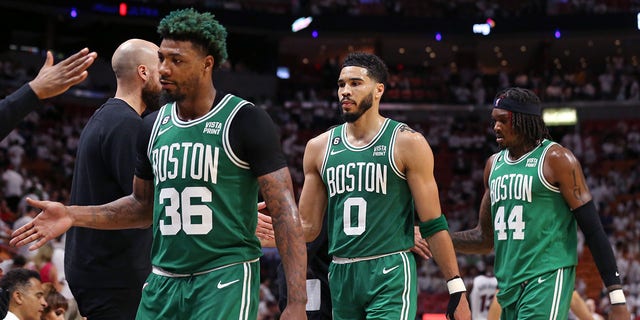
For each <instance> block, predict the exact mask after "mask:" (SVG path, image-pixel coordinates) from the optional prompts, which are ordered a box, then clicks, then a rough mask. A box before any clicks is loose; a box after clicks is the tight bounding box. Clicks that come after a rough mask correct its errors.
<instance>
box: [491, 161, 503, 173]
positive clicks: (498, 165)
mask: <svg viewBox="0 0 640 320" xmlns="http://www.w3.org/2000/svg"><path fill="white" fill-rule="evenodd" d="M503 165H504V162H503V163H498V164H497V165H496V167H495V168H493V171H496V170H498V169H500V167H502V166H503Z"/></svg>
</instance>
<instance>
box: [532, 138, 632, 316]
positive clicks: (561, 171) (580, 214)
mask: <svg viewBox="0 0 640 320" xmlns="http://www.w3.org/2000/svg"><path fill="white" fill-rule="evenodd" d="M543 170H544V176H545V178H546V179H547V181H549V182H550V183H551V184H553V185H555V186H557V187H558V188H560V193H562V197H563V198H564V200H565V202H566V203H567V205H568V206H569V208H570V209H571V210H572V211H573V214H574V216H575V218H576V221H577V223H578V226H580V229H581V230H582V232H583V233H584V238H585V243H586V244H587V246H588V247H589V250H590V251H591V254H592V255H593V260H594V261H595V263H596V266H597V267H598V271H599V272H600V277H601V278H602V281H603V282H604V284H605V286H606V287H607V290H608V291H609V300H610V302H611V304H612V307H611V313H610V315H609V319H625V320H628V319H629V317H630V314H629V311H628V309H627V305H626V300H625V296H624V293H623V291H622V283H621V281H620V274H619V272H618V266H617V264H616V259H615V256H614V254H613V249H612V248H611V244H610V243H609V239H608V238H607V235H606V233H605V232H604V228H603V227H602V222H601V221H600V216H599V214H598V212H597V210H596V207H595V205H594V203H593V200H592V196H591V193H590V192H589V188H588V187H587V183H586V180H585V178H584V173H583V172H582V166H580V162H579V161H578V159H576V157H575V156H574V155H573V153H572V152H571V151H569V150H568V149H566V148H564V147H561V146H559V145H555V146H552V147H551V148H550V149H549V152H548V153H547V156H546V157H545V159H544V169H543Z"/></svg>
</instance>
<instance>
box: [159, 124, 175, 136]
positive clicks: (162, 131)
mask: <svg viewBox="0 0 640 320" xmlns="http://www.w3.org/2000/svg"><path fill="white" fill-rule="evenodd" d="M171 128H173V126H169V127H166V128H164V129H160V130H158V137H159V136H161V135H162V134H163V133H165V132H167V131H169V129H171Z"/></svg>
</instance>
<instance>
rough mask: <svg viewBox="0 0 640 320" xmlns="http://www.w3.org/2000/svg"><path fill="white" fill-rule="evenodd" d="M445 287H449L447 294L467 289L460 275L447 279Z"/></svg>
mask: <svg viewBox="0 0 640 320" xmlns="http://www.w3.org/2000/svg"><path fill="white" fill-rule="evenodd" d="M447 289H449V294H454V293H458V292H464V291H467V288H466V287H465V285H464V281H463V280H462V278H460V276H455V277H453V278H451V279H449V280H447Z"/></svg>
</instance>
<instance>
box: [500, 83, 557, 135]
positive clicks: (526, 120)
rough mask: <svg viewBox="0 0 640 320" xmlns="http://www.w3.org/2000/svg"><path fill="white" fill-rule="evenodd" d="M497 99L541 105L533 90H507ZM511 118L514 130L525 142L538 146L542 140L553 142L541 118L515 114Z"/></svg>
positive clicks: (501, 92)
mask: <svg viewBox="0 0 640 320" xmlns="http://www.w3.org/2000/svg"><path fill="white" fill-rule="evenodd" d="M497 98H509V99H511V100H514V101H517V102H520V103H529V104H537V105H539V104H540V98H538V96H537V95H536V94H535V93H534V92H533V91H531V90H529V89H524V88H507V89H504V90H502V91H500V92H499V93H498V94H496V99H497ZM512 114H513V117H512V118H511V121H512V124H513V129H514V130H515V131H516V132H517V133H519V134H521V135H522V136H523V137H524V139H525V141H527V142H529V143H532V144H536V143H538V142H540V141H541V140H542V139H549V140H551V139H552V138H551V135H550V134H549V129H548V128H547V126H546V124H545V123H544V120H543V119H542V117H541V116H538V115H532V114H525V113H520V112H513V113H512Z"/></svg>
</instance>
